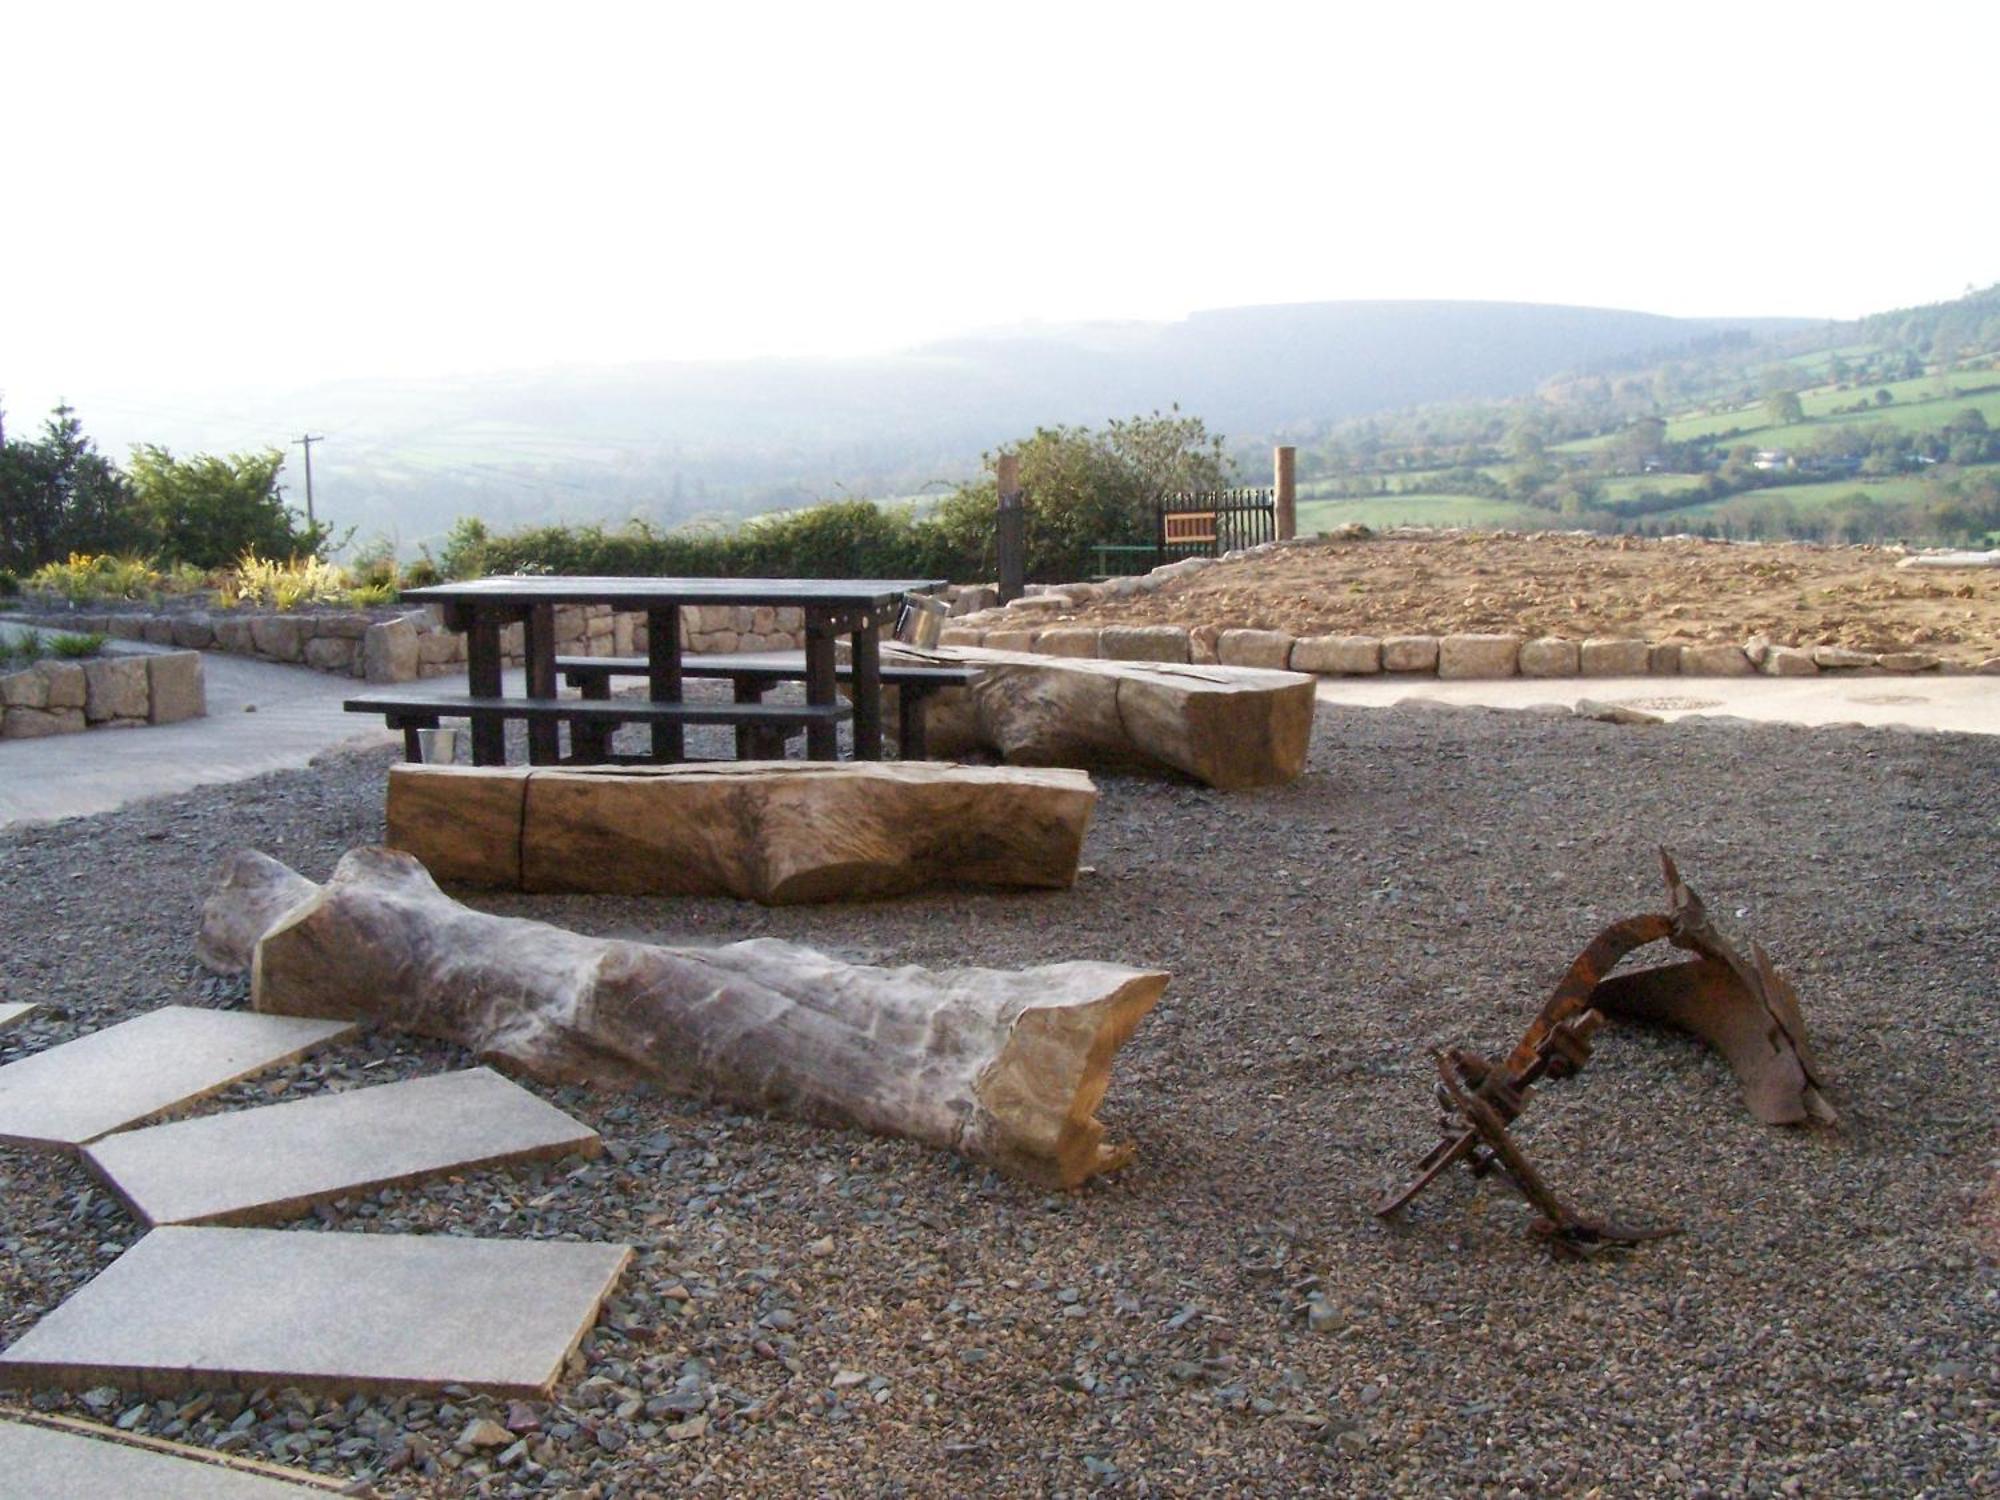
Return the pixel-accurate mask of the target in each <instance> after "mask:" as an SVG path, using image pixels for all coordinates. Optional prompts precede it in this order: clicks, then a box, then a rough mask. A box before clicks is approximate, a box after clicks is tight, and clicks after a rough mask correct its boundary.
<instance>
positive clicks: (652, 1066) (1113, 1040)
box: [203, 849, 1167, 1187]
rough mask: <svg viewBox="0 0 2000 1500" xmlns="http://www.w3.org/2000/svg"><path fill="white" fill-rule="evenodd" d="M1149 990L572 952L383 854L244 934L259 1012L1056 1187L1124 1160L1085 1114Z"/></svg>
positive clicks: (246, 892) (1119, 978)
mask: <svg viewBox="0 0 2000 1500" xmlns="http://www.w3.org/2000/svg"><path fill="white" fill-rule="evenodd" d="M267 863H268V864H270V865H275V866H276V872H282V876H290V878H291V879H292V880H297V879H298V877H297V876H293V875H291V872H290V871H287V870H285V869H284V867H283V866H282V865H276V862H275V861H270V862H267ZM239 868H240V864H239ZM257 869H258V871H259V872H260V873H261V875H262V877H263V879H264V880H265V881H266V882H267V883H270V884H279V883H282V879H281V875H280V874H279V873H276V872H273V871H272V870H269V869H265V868H264V867H263V866H258V867H257ZM234 873H235V872H232V876H233V875H234ZM260 899H261V898H260V895H259V892H258V890H257V888H256V886H255V885H254V884H253V883H252V882H250V881H248V880H232V883H231V884H229V885H226V886H225V887H224V890H223V891H219V892H218V893H217V895H216V897H215V898H214V899H213V900H211V902H210V910H209V912H208V913H207V922H208V926H207V927H206V928H205V929H204V941H203V948H204V951H210V952H214V953H216V954H217V955H218V956H219V957H221V958H223V959H224V960H225V961H226V960H228V959H229V958H231V957H238V958H240V956H241V950H240V949H235V950H232V949H231V944H232V943H233V942H236V941H239V940H240V934H241V933H243V932H244V931H246V930H247V928H248V926H249V923H248V922H247V921H246V920H245V919H244V917H243V916H242V915H240V913H241V912H242V911H244V910H247V909H249V908H251V907H252V906H256V905H257V903H258V902H259V901H260ZM231 905H233V906H234V907H235V908H236V910H234V911H226V910H223V909H222V908H224V907H226V906H231ZM261 909H268V903H267V904H266V906H265V907H264V908H261ZM1166 982H1167V976H1166V975H1165V974H1163V973H1159V972H1156V971H1147V970H1141V969H1129V968H1125V967H1122V966H1120V965H1116V964H1102V963H1061V964H1049V965H1045V966H1043V967H1040V968H1033V969H1023V970H1020V971H1018V972H1014V971H1004V970H997V969H956V970H947V971H939V972H933V971H930V970H925V969H918V968H901V969H882V968H871V967H864V966H861V965H855V964H847V963H842V962H840V961H839V960H837V959H832V958H828V957H826V956H825V955H823V954H820V953H816V952H814V951H813V950H812V949H810V948H803V947H800V946H798V945H796V944H793V943H784V942H779V941H776V940H774V939H760V940H757V941H754V942H747V943H733V944H731V945H729V946H727V947H722V948H665V947H655V946H650V945H648V944H644V943H632V942H623V941H619V940H616V939H608V938H595V937H587V936H584V935H582V934H580V933H575V932H570V931H567V930H565V929H563V928H560V927H552V926H549V925H547V924H546V923H542V922H530V921H524V920H521V919H519V918H511V917H496V916H491V915H488V914H487V913H484V912H477V911H472V910H470V909H469V908H467V907H464V906H461V905H460V904H459V903H457V902H455V901H453V900H452V899H451V898H450V897H448V896H446V895H445V894H444V893H443V892H442V891H440V890H439V889H438V888H437V886H436V884H435V883H434V882H433V881H432V880H431V878H430V876H429V875H428V874H427V873H426V872H425V871H424V868H423V866H422V865H420V864H418V863H417V861H416V860H414V859H412V858H411V857H410V856H409V855H407V854H402V853H398V852H396V851H394V850H389V849H356V850H353V851H351V852H350V853H348V854H347V855H346V856H345V857H344V858H343V859H342V860H341V862H340V865H339V867H338V868H337V869H336V870H335V871H334V874H333V879H332V880H330V881H329V882H327V884H326V885H325V886H323V887H320V888H318V892H317V894H316V895H315V896H313V897H312V898H311V899H310V900H308V901H307V902H305V903H304V904H302V905H295V906H293V907H291V908H290V909H288V910H286V911H285V912H284V913H283V914H282V915H281V916H280V917H279V919H278V921H277V922H276V924H275V925H274V926H273V927H272V928H271V929H270V930H269V931H267V932H266V933H264V934H263V936H262V937H261V938H260V939H259V940H258V941H257V944H256V949H255V957H254V959H253V961H252V963H251V995H252V999H253V1003H254V1004H255V1005H256V1008H257V1009H259V1010H262V1011H275V1012H278V1013H280V1014H284V1015H299V1016H326V1017H333V1016H341V1017H354V1018H365V1019H370V1020H375V1021H379V1022H383V1023H386V1024H390V1025H394V1026H398V1027H402V1028H405V1029H408V1030H411V1031H417V1032H421V1033H423V1034H424V1035H427V1036H434V1037H441V1038H444V1039H446V1040H449V1041H454V1042H458V1043H461V1044H462V1045H464V1046H466V1047H469V1048H471V1049H472V1050H473V1051H474V1052H476V1053H478V1054H479V1055H480V1056H481V1057H483V1058H487V1059H491V1060H494V1061H497V1062H500V1063H503V1064H507V1065H509V1066H511V1067H513V1068H516V1069H518V1070H519V1071H521V1072H523V1073H526V1074H527V1075H529V1076H530V1077H534V1078H540V1079H545V1080H548V1081H550V1082H564V1083H587V1084H597V1085H604V1086H613V1087H622V1086H627V1085H630V1084H633V1083H636V1082H639V1081H642V1080H643V1081H648V1082H652V1083H655V1084H659V1085H663V1086H665V1087H668V1088H672V1089H676V1090H682V1091H686V1092H693V1093H702V1094H709V1095H714V1096H716V1097H719V1098H722V1099H726V1100H729V1101H732V1102H734V1103H737V1104H741V1105H751V1106H765V1107H781V1108H786V1109H789V1110H791V1111H793V1112H795V1113H799V1114H803V1115H806V1116H809V1117H814V1118H824V1119H831V1120H836V1121H840V1122H843V1123H850V1124H854V1125H859V1126H862V1127H863V1128H865V1129H868V1130H873V1131H877V1132H880V1133H882V1134H886V1135H899V1136H907V1137H909V1138H911V1139H913V1140H918V1141H923V1142H926V1143H927V1144H930V1145H933V1146H941V1147H944V1148H946V1149H948V1150H953V1151H957V1152H960V1153H961V1154H963V1155H965V1156H968V1157H971V1158H973V1159H974V1160H977V1161H982V1162H988V1163H990V1164H992V1165H993V1166H996V1167H999V1168H1001V1169H1002V1170H1004V1171H1007V1172H1010V1173H1012V1174H1014V1175H1016V1176H1020V1177H1024V1178H1027V1179H1028V1180H1030V1181H1033V1182H1037V1183H1041V1184H1044V1185H1050V1186H1063V1187H1074V1186H1075V1185H1077V1184H1078V1183H1080V1182H1082V1181H1084V1180H1085V1179H1086V1178H1089V1177H1092V1176H1095V1175H1096V1174H1098V1173H1100V1172H1106V1171H1110V1170H1111V1169H1112V1168H1114V1167H1117V1166H1119V1165H1121V1164H1122V1163H1123V1162H1124V1161H1125V1160H1126V1159H1127V1158H1128V1157H1129V1156H1130V1154H1131V1148H1130V1147H1129V1146H1115V1145H1111V1144H1109V1143H1107V1142H1106V1141H1105V1139H1104V1127H1103V1125H1102V1124H1101V1123H1099V1121H1098V1120H1097V1118H1096V1110H1097V1106H1098V1104H1099V1103H1100V1102H1101V1101H1102V1100H1103V1098H1104V1093H1105V1089H1106V1088H1107V1086H1108V1085H1109V1083H1110V1080H1111V1062H1112V1058H1113V1057H1114V1055H1115V1054H1116V1053H1117V1051H1118V1048H1119V1047H1120V1046H1122V1045H1123V1044H1124V1042H1125V1041H1126V1039H1127V1038H1128V1037H1130V1036H1131V1034H1132V1031H1133V1029H1134V1028H1135V1027H1136V1026H1137V1025H1138V1024H1139V1021H1140V1020H1141V1019H1142V1018H1143V1017H1144V1016H1145V1014H1146V1012H1147V1011H1149V1010H1151V1009H1152V1007H1153V1005H1154V1003H1155V1002H1156V1001H1157V1000H1158V999H1159V996H1160V991H1161V989H1162V988H1164V986H1165V985H1166Z"/></svg>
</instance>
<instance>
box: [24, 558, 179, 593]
mask: <svg viewBox="0 0 2000 1500" xmlns="http://www.w3.org/2000/svg"><path fill="white" fill-rule="evenodd" d="M28 582H29V584H30V585H32V586H33V587H35V588H38V589H47V590H49V591H50V592H51V593H56V594H61V595H62V596H63V597H64V598H65V599H68V600H69V601H71V602H72V603H80V602H81V601H83V600H85V599H137V598H141V597H143V596H144V595H146V594H150V593H152V592H153V591H154V590H155V589H156V588H158V586H159V582H160V575H159V574H158V573H156V572H154V571H153V561H152V559H151V558H148V557H130V556H127V557H115V556H113V555H112V554H110V553H108V552H99V553H94V554H93V553H89V552H72V553H70V555H69V560H68V561H67V562H59V563H46V564H44V565H43V566H41V567H39V568H37V569H36V570H35V571H34V573H33V574H32V575H31V576H30V577H29V579H28Z"/></svg>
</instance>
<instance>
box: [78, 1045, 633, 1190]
mask: <svg viewBox="0 0 2000 1500" xmlns="http://www.w3.org/2000/svg"><path fill="white" fill-rule="evenodd" d="M599 1144H600V1143H599V1141H598V1137H597V1132H596V1131H594V1130H592V1129H591V1128H590V1127H589V1126H588V1125H585V1124H583V1123H582V1122H580V1121H577V1120H573V1119H571V1118H570V1117H569V1116H568V1115H566V1114H564V1113H563V1112H562V1111H561V1110H559V1109H557V1108H556V1107H555V1106H554V1105H552V1104H547V1103H544V1102H543V1101H542V1100H540V1099H538V1098H536V1097H535V1096H534V1095H533V1094H531V1093H529V1092H528V1091H527V1090H526V1089H524V1088H522V1087H520V1086H519V1085H518V1084H515V1083H510V1082H509V1081H508V1080H507V1079H505V1078H502V1077H501V1076H500V1075H499V1074H498V1073H495V1072H494V1071H493V1070H492V1069H490V1068H469V1069H467V1070H466V1071H464V1072H461V1073H446V1074H444V1075H442V1076H440V1077H435V1078H413V1079H410V1080H408V1081H407V1082H404V1083H388V1084H383V1085H381V1086H380V1087H378V1088H366V1089H352V1090H349V1091H348V1092H346V1093H340V1094H321V1095H318V1096H317V1097H315V1098H311V1099H300V1100H297V1101H295V1102H293V1103H289V1104H271V1105H266V1106H264V1107H263V1108H261V1109H247V1110H239V1111H237V1112H235V1113H233V1114H224V1115H206V1116H203V1117H202V1118H200V1119H195V1120H177V1121H174V1122H173V1123H171V1124H167V1125H155V1126H152V1127H151V1128H149V1129H146V1130H126V1131H120V1132H119V1133H118V1134H116V1135H112V1136H107V1137H105V1138H104V1139H103V1140H100V1141H98V1142H97V1143H96V1144H95V1145H93V1146H91V1147H90V1148H89V1149H88V1150H87V1152H86V1153H85V1160H86V1161H87V1162H89V1164H90V1165H91V1166H92V1167H94V1168H95V1169H96V1170H97V1171H98V1172H99V1174H101V1175H102V1176H103V1177H104V1179H105V1180H106V1181H107V1182H109V1183H110V1184H111V1186H112V1188H113V1189H114V1190H115V1191H116V1192H117V1193H118V1196H119V1197H121V1198H123V1199H124V1200H125V1202H126V1203H127V1204H128V1205H129V1206H130V1207H131V1209H132V1211H133V1212H134V1213H136V1214H137V1215H138V1216H139V1218H140V1219H141V1220H143V1221H144V1222H145V1223H147V1224H149V1225H151V1224H270V1223H275V1222H277V1221H278V1220H281V1219H284V1218H288V1217H291V1216H293V1215H295V1214H299V1213H303V1212H305V1211H306V1210H307V1209H310V1208H311V1207H312V1206H313V1205H314V1204H316V1203H327V1202H331V1201H332V1200H333V1199H335V1198H339V1197H342V1196H344V1195H346V1194H348V1193H354V1192H367V1191H369V1190H370V1189H373V1188H380V1187H388V1186H391V1185H393V1184H396V1183H405V1182H415V1181H418V1180H420V1179H422V1178H425V1177H433V1176H436V1175H437V1174H439V1173H441V1172H450V1171H463V1170H469V1169H471V1168H475V1167H486V1166H495V1165H498V1164H500V1163H503V1162H512V1161H529V1160H534V1159H537V1158H547V1157H556V1156H567V1155H568V1154H569V1153H571V1152H573V1151H574V1152H581V1153H583V1154H585V1155H592V1156H594V1155H595V1154H596V1153H597V1150H598V1146H599Z"/></svg>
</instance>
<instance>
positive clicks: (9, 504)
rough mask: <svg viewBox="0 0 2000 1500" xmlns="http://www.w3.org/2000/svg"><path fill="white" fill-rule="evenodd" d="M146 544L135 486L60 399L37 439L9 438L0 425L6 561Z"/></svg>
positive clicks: (13, 563) (1, 541)
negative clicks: (87, 435)
mask: <svg viewBox="0 0 2000 1500" xmlns="http://www.w3.org/2000/svg"><path fill="white" fill-rule="evenodd" d="M145 545H146V536H145V527H144V523H143V521H142V519H141V517H140V516H139V514H138V511H137V508H136V507H135V505H134V503H133V496H132V487H131V485H130V484H128V483H127V482H126V479H125V476H124V475H123V474H121V473H119V472H118V469H117V466H116V465H114V464H113V463H112V462H111V460H110V459H108V458H106V457H105V456H104V455H103V454H101V453H99V452H98V451H97V449H96V447H95V446H94V445H93V444H92V443H91V441H90V439H89V438H87V437H85V436H84V435H83V425H82V424H81V423H80V422H78V421H77V418H76V413H75V412H73V411H71V410H70V408H68V407H67V406H58V407H57V408H56V409H55V411H54V412H52V413H51V414H50V416H49V419H48V422H47V424H46V425H45V426H44V427H43V429H42V435H41V437H40V438H39V439H36V440H33V441H20V442H16V441H12V440H9V439H8V438H7V436H6V433H5V431H4V428H0V567H4V568H8V569H11V570H13V571H15V572H21V573H26V572H29V571H31V570H33V569H35V568H38V567H40V566H41V565H42V564H43V563H49V562H56V561H59V560H60V559H62V558H64V557H67V556H68V555H69V554H70V553H72V552H92V553H102V552H127V551H133V550H136V549H139V548H141V547H143V546H145Z"/></svg>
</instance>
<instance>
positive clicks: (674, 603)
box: [347, 576, 944, 766]
mask: <svg viewBox="0 0 2000 1500" xmlns="http://www.w3.org/2000/svg"><path fill="white" fill-rule="evenodd" d="M943 586H944V580H943V579H931V578H898V579H881V578H859V579H815V578H560V577H548V576H515V577H500V578H481V579H476V580H473V581H471V582H467V583H443V584H437V585H434V586H432V587H429V588H416V589H405V590H404V591H403V598H404V599H405V600H408V601H412V602H415V603H423V604H434V605H437V606H439V608H440V611H441V613H442V614H443V617H444V624H445V628H446V629H448V630H459V631H463V632H465V637H466V652H465V654H466V672H467V678H468V683H467V686H468V687H469V689H470V691H469V693H468V694H466V695H464V696H459V697H454V696H448V695H437V696H433V697H429V698H410V697H403V696H400V695H397V696H391V695H387V694H384V695H378V696H370V697H366V698H355V699H350V700H348V703H347V707H348V708H349V709H351V710H353V711H355V712H376V713H382V714H384V715H385V716H387V717H388V718H389V720H390V722H391V724H392V726H397V727H401V728H403V729H404V731H405V734H406V736H407V738H408V739H409V741H410V743H411V744H412V745H414V744H415V740H416V728H417V727H418V726H419V725H421V724H422V723H424V721H426V720H428V723H429V724H430V725H432V726H435V724H436V723H437V719H438V716H439V715H440V714H450V715H453V716H463V717H466V718H469V719H470V720H471V722H472V760H473V764H474V765H481V766H491V765H504V764H506V759H507V752H506V723H507V720H508V719H524V720H526V721H527V725H528V759H529V761H530V763H531V764H534V765H553V764H556V763H557V762H558V761H559V760H560V759H561V758H562V757H561V741H560V726H561V725H562V724H564V723H568V724H569V726H570V744H571V752H572V753H571V759H572V760H581V761H588V760H604V759H607V758H609V750H608V745H609V739H610V734H611V731H612V730H613V729H615V728H616V727H617V726H618V725H619V724H624V723H643V724H648V725H650V726H651V728H652V755H651V757H650V758H651V759H654V760H660V761H678V760H682V759H685V736H684V733H683V731H684V729H685V726H686V725H688V724H727V725H733V726H735V727H736V729H737V730H738V732H739V745H745V746H749V747H752V748H755V749H757V750H758V751H759V752H760V753H763V754H769V753H770V750H771V747H772V745H773V744H775V746H776V748H777V754H778V755H779V756H782V754H783V750H784V738H785V736H786V735H787V734H791V733H796V732H798V731H799V730H801V729H803V731H804V733H805V736H806V753H807V755H808V756H809V757H810V758H811V759H813V760H833V759H835V758H836V756H837V754H838V743H839V741H838V735H839V725H840V722H841V720H843V719H846V718H849V717H851V718H852V719H853V721H854V755H855V758H856V759H857V760H880V759H881V758H882V673H881V660H882V658H881V641H882V626H883V625H884V623H885V622H886V623H889V624H891V625H893V623H894V619H895V612H896V610H897V608H898V607H899V606H900V605H901V603H902V600H903V596H904V595H905V594H909V593H916V592H926V591H929V590H933V589H938V588H942V587H943ZM558 604H573V605H609V606H610V607H611V608H612V609H615V610H622V611H634V612H640V613H643V614H644V615H645V617H646V648H647V649H646V658H645V681H646V683H647V687H648V691H647V694H646V696H645V697H644V698H643V699H609V698H592V699H577V698H563V697H560V696H558V689H557V664H556V633H555V607H556V606H557V605H558ZM704 604H708V605H717V604H727V605H748V606H750V607H752V608H757V607H770V608H774V609H788V608H789V609H797V610H799V611H800V613H801V614H802V615H803V616H804V619H805V638H806V639H805V661H804V670H803V673H802V677H803V680H804V683H805V689H806V701H805V702H804V703H803V704H787V703H765V702H761V701H738V702H735V703H689V702H686V701H684V700H683V698H682V696H681V684H682V680H683V677H684V675H685V673H684V670H683V664H682V661H681V628H680V627H681V621H680V612H681V609H682V607H683V606H687V605H704ZM513 624H519V625H521V627H522V651H523V655H524V656H525V658H526V668H527V692H526V695H525V696H519V697H509V696H507V695H506V694H505V693H504V690H503V683H504V676H503V672H502V666H503V664H502V661H501V651H500V632H501V631H502V630H503V629H504V628H505V627H507V626H509V625H513ZM842 636H846V637H847V638H848V640H849V642H850V651H849V662H850V665H849V667H848V668H847V669H846V671H845V673H844V674H843V673H842V671H841V668H840V667H839V665H838V662H837V643H838V641H839V639H840V638H841V637H842ZM842 675H845V676H846V677H847V679H848V681H849V683H850V692H851V695H852V699H853V703H852V706H851V707H850V706H849V705H848V704H847V703H844V702H842V701H841V699H840V695H839V690H838V679H839V677H840V676H842ZM741 697H742V695H740V694H739V699H740V698H741Z"/></svg>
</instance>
